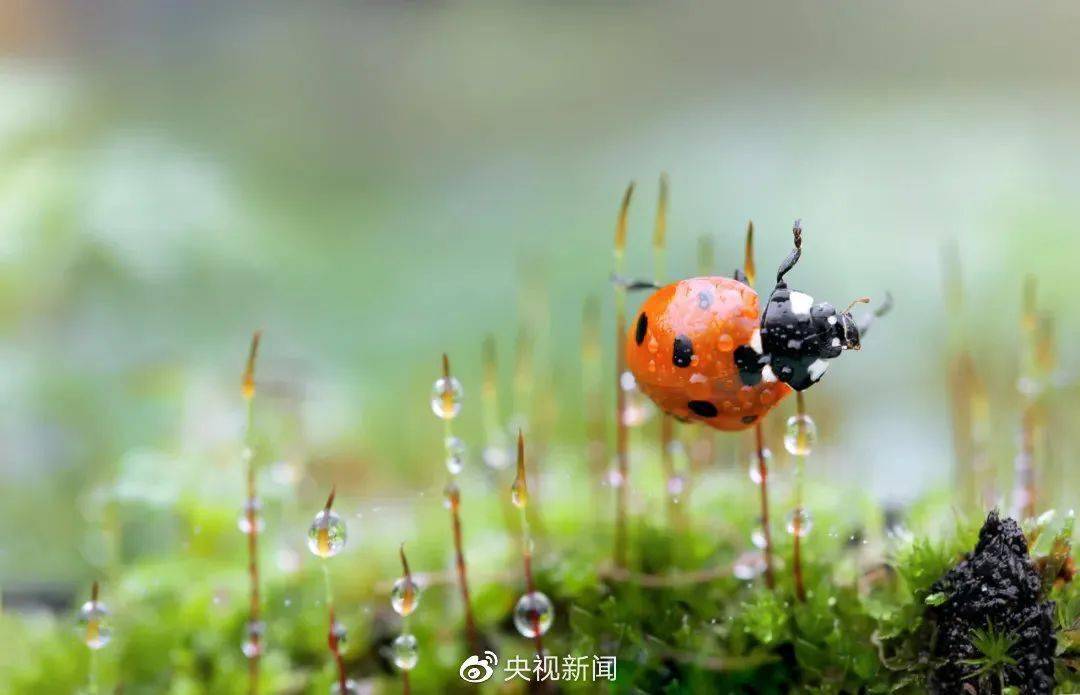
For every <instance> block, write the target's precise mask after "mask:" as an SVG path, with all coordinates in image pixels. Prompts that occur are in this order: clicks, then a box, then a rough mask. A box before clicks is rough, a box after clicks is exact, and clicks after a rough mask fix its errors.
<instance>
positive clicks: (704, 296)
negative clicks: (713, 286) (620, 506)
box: [697, 291, 712, 309]
mask: <svg viewBox="0 0 1080 695" xmlns="http://www.w3.org/2000/svg"><path fill="white" fill-rule="evenodd" d="M697 305H698V309H708V308H709V307H711V306H712V292H705V291H701V292H698V296H697Z"/></svg>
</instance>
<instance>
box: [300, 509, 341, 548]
mask: <svg viewBox="0 0 1080 695" xmlns="http://www.w3.org/2000/svg"><path fill="white" fill-rule="evenodd" d="M345 537H346V529H345V522H344V521H342V520H341V517H339V516H338V515H337V512H335V511H332V510H330V509H323V510H322V511H320V512H319V513H318V514H316V515H315V520H314V521H312V522H311V527H310V528H309V529H308V549H309V550H311V552H312V553H314V554H315V555H317V556H318V557H321V558H328V557H334V556H335V555H337V554H338V553H340V552H341V549H342V548H344V547H345Z"/></svg>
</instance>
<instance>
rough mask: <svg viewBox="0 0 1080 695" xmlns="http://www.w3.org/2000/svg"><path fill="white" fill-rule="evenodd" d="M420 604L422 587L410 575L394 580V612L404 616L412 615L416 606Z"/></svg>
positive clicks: (391, 592) (391, 595)
mask: <svg viewBox="0 0 1080 695" xmlns="http://www.w3.org/2000/svg"><path fill="white" fill-rule="evenodd" d="M419 605H420V587H419V586H417V584H416V582H414V581H413V580H412V579H409V578H408V577H401V578H400V579H398V580H397V581H396V582H394V587H393V588H392V589H391V590H390V606H391V607H393V609H394V612H395V613H397V614H398V615H400V616H402V617H404V616H406V615H412V612H413V611H415V610H416V607H417V606H419Z"/></svg>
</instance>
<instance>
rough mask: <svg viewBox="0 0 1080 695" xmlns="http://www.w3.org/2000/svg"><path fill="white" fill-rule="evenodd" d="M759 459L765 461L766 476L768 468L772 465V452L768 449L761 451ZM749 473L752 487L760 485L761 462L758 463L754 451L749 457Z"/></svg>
mask: <svg viewBox="0 0 1080 695" xmlns="http://www.w3.org/2000/svg"><path fill="white" fill-rule="evenodd" d="M761 458H763V459H765V470H766V474H768V469H769V466H770V465H772V451H770V450H769V449H768V448H765V449H762V450H761ZM747 470H748V471H749V473H750V480H751V481H752V482H753V483H754V485H761V480H762V477H761V462H760V461H758V455H757V452H756V451H755V452H754V453H752V454H751V455H750V466H749V467H748V468H747Z"/></svg>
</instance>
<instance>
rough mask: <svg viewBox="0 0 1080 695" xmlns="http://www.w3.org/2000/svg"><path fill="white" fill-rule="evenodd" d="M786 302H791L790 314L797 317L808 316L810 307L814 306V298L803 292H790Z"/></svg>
mask: <svg viewBox="0 0 1080 695" xmlns="http://www.w3.org/2000/svg"><path fill="white" fill-rule="evenodd" d="M788 301H790V302H791V312H792V313H793V314H799V315H803V316H805V315H809V314H810V307H812V306H814V298H813V297H811V296H810V295H808V294H806V293H804V292H792V293H791V296H790V298H789V299H788Z"/></svg>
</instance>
